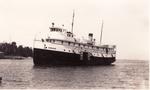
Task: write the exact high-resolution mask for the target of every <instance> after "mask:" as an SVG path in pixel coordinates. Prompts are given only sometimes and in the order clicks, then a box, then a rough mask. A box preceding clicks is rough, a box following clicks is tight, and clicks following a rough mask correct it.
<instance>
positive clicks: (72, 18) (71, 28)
mask: <svg viewBox="0 0 150 90" xmlns="http://www.w3.org/2000/svg"><path fill="white" fill-rule="evenodd" d="M73 25H74V10H73V16H72V28H71V32H72V33H73Z"/></svg>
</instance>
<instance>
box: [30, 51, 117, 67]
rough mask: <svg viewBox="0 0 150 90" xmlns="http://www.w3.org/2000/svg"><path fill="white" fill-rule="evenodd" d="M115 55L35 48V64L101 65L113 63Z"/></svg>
mask: <svg viewBox="0 0 150 90" xmlns="http://www.w3.org/2000/svg"><path fill="white" fill-rule="evenodd" d="M114 61H115V57H109V58H108V57H107V58H105V57H94V56H90V57H89V56H88V54H87V53H86V52H85V53H83V55H82V57H81V55H80V54H75V53H68V52H58V51H51V50H44V49H37V48H34V56H33V62H34V65H100V64H111V63H113V62H114Z"/></svg>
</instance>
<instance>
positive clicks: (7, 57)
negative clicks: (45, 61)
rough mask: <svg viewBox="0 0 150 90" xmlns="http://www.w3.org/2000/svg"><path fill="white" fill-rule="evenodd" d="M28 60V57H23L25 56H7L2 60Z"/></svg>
mask: <svg viewBox="0 0 150 90" xmlns="http://www.w3.org/2000/svg"><path fill="white" fill-rule="evenodd" d="M26 58H28V57H23V56H11V55H10V56H9V55H6V56H3V57H1V58H0V59H15V60H16V59H17V60H24V59H26Z"/></svg>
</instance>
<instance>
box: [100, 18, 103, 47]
mask: <svg viewBox="0 0 150 90" xmlns="http://www.w3.org/2000/svg"><path fill="white" fill-rule="evenodd" d="M102 35H103V20H102V25H101V35H100V45H101V44H102Z"/></svg>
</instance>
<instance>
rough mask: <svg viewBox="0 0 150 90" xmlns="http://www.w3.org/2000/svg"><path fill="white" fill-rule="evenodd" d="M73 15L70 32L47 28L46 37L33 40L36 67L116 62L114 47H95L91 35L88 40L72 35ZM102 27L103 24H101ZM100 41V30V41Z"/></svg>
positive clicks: (62, 29)
mask: <svg viewBox="0 0 150 90" xmlns="http://www.w3.org/2000/svg"><path fill="white" fill-rule="evenodd" d="M73 22H74V14H73V19H72V28H71V31H68V30H66V29H64V27H57V26H55V23H52V26H51V27H49V33H48V36H46V37H43V38H40V39H35V40H34V46H33V63H34V65H35V66H38V65H110V64H112V63H114V62H115V61H116V45H101V44H100V45H96V40H95V39H94V38H93V33H89V34H88V39H86V40H85V39H84V40H80V39H79V38H76V37H75V35H74V33H73V24H74V23H73ZM102 26H103V24H102ZM101 39H102V28H101V36H100V41H101Z"/></svg>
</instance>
